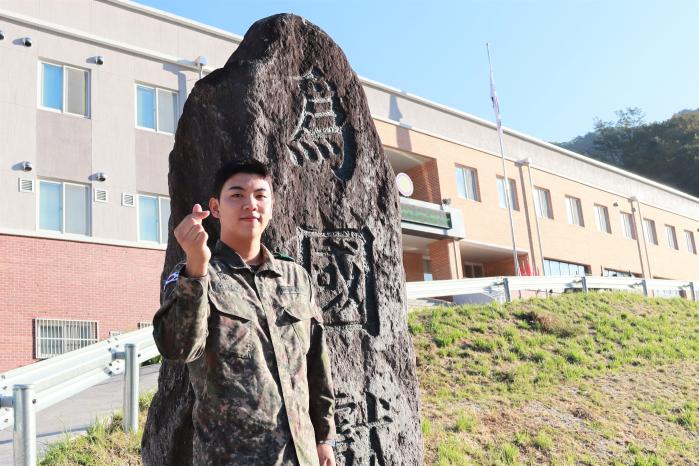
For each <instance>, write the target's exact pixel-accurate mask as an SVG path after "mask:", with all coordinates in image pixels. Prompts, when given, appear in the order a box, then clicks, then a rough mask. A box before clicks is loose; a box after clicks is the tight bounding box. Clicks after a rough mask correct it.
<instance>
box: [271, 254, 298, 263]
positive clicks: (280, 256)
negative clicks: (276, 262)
mask: <svg viewBox="0 0 699 466" xmlns="http://www.w3.org/2000/svg"><path fill="white" fill-rule="evenodd" d="M272 255H273V256H274V258H275V259H281V260H283V261H289V262H296V260H295V259H294V258H293V257H291V256H289V255H286V254H284V253H283V252H279V251H277V252H275V253H273V254H272Z"/></svg>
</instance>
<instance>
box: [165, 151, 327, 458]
mask: <svg viewBox="0 0 699 466" xmlns="http://www.w3.org/2000/svg"><path fill="white" fill-rule="evenodd" d="M272 207H273V201H272V186H271V177H270V175H269V173H268V170H267V168H266V167H265V166H264V165H263V164H261V163H260V162H256V161H247V162H244V163H228V164H225V165H224V166H222V167H221V168H220V169H219V171H218V172H217V174H216V179H215V183H214V191H213V195H212V197H211V199H209V209H210V210H209V211H202V209H201V207H200V206H199V205H198V204H195V205H194V208H193V209H192V213H191V214H190V215H188V216H187V217H185V218H184V219H183V220H182V221H181V222H180V224H179V225H178V226H177V227H176V228H175V230H174V234H175V238H176V239H177V242H178V243H179V244H180V246H181V247H182V249H183V250H184V252H185V254H186V262H184V263H181V264H178V266H177V267H176V268H175V270H174V272H173V273H172V274H171V275H170V276H169V277H168V279H167V280H166V282H165V289H164V293H163V303H162V306H161V308H160V309H159V310H158V312H157V313H156V315H155V317H154V320H153V325H154V331H153V335H154V337H155V341H156V344H157V345H158V349H159V350H160V353H161V354H162V355H163V357H165V358H167V359H172V360H176V361H181V362H185V363H187V365H188V369H189V378H190V381H191V383H192V387H193V388H194V393H195V403H194V409H193V413H192V423H193V426H194V445H193V451H194V464H195V465H197V466H198V465H204V464H211V465H246V466H247V465H299V466H306V465H318V464H320V466H334V465H335V457H334V454H333V446H334V440H333V439H334V435H335V422H334V404H335V400H334V395H333V386H332V378H331V375H330V359H329V357H328V351H327V347H326V344H325V335H324V333H323V332H324V330H323V325H322V320H321V319H322V316H321V313H320V310H319V309H318V307H317V306H316V305H315V303H314V301H313V290H312V285H311V280H310V277H309V275H308V273H307V272H306V271H305V269H303V267H301V266H299V265H298V264H296V263H294V262H293V261H290V260H288V259H286V258H284V257H283V256H279V255H273V254H272V253H270V252H269V250H268V249H267V248H266V247H265V246H264V245H262V244H261V243H260V238H261V236H262V232H263V231H264V230H265V228H266V227H267V225H268V224H269V221H270V219H271V218H272ZM209 214H211V215H213V216H214V217H216V218H217V219H219V221H220V224H221V235H220V240H219V241H218V243H217V244H216V247H215V248H214V251H213V254H212V252H211V251H210V250H209V248H208V247H207V244H206V241H207V239H208V235H207V233H206V232H205V231H204V227H203V226H202V220H203V219H205V218H206V217H207V216H209Z"/></svg>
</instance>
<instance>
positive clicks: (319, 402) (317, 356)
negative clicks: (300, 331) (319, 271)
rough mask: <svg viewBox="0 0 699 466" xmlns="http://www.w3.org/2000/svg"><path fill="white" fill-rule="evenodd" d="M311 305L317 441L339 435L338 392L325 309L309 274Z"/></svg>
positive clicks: (311, 383)
mask: <svg viewBox="0 0 699 466" xmlns="http://www.w3.org/2000/svg"><path fill="white" fill-rule="evenodd" d="M308 285H309V294H310V306H311V308H312V309H313V310H314V315H316V316H317V317H314V318H313V319H312V324H311V344H310V348H309V351H308V353H307V355H306V363H307V367H308V395H309V397H308V400H309V414H310V416H311V422H312V423H313V428H314V430H315V435H316V442H318V441H321V440H333V439H334V438H335V392H334V389H333V381H332V374H331V368H330V353H329V352H328V346H327V343H326V341H325V328H324V326H323V318H322V315H323V314H322V313H321V311H320V309H319V308H318V306H317V305H316V303H315V298H314V291H313V287H312V283H311V280H310V277H308Z"/></svg>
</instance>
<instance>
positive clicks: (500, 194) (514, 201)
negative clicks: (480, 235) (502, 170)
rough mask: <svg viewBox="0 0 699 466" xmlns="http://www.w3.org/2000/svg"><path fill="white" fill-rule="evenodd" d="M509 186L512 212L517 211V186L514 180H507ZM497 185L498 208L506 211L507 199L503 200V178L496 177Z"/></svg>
mask: <svg viewBox="0 0 699 466" xmlns="http://www.w3.org/2000/svg"><path fill="white" fill-rule="evenodd" d="M508 180H509V182H510V183H509V184H510V203H511V206H512V210H519V201H518V199H517V185H516V184H515V180H513V179H512V178H508ZM497 184H498V201H499V202H500V207H502V208H503V209H507V199H506V198H505V178H503V177H502V176H498V177H497Z"/></svg>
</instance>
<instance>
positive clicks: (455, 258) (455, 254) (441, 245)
mask: <svg viewBox="0 0 699 466" xmlns="http://www.w3.org/2000/svg"><path fill="white" fill-rule="evenodd" d="M430 263H431V265H432V279H434V280H452V279H456V278H463V277H462V275H463V274H462V273H461V251H460V250H459V247H458V246H456V247H455V246H454V240H452V239H441V240H438V241H435V242H433V243H430Z"/></svg>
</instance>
